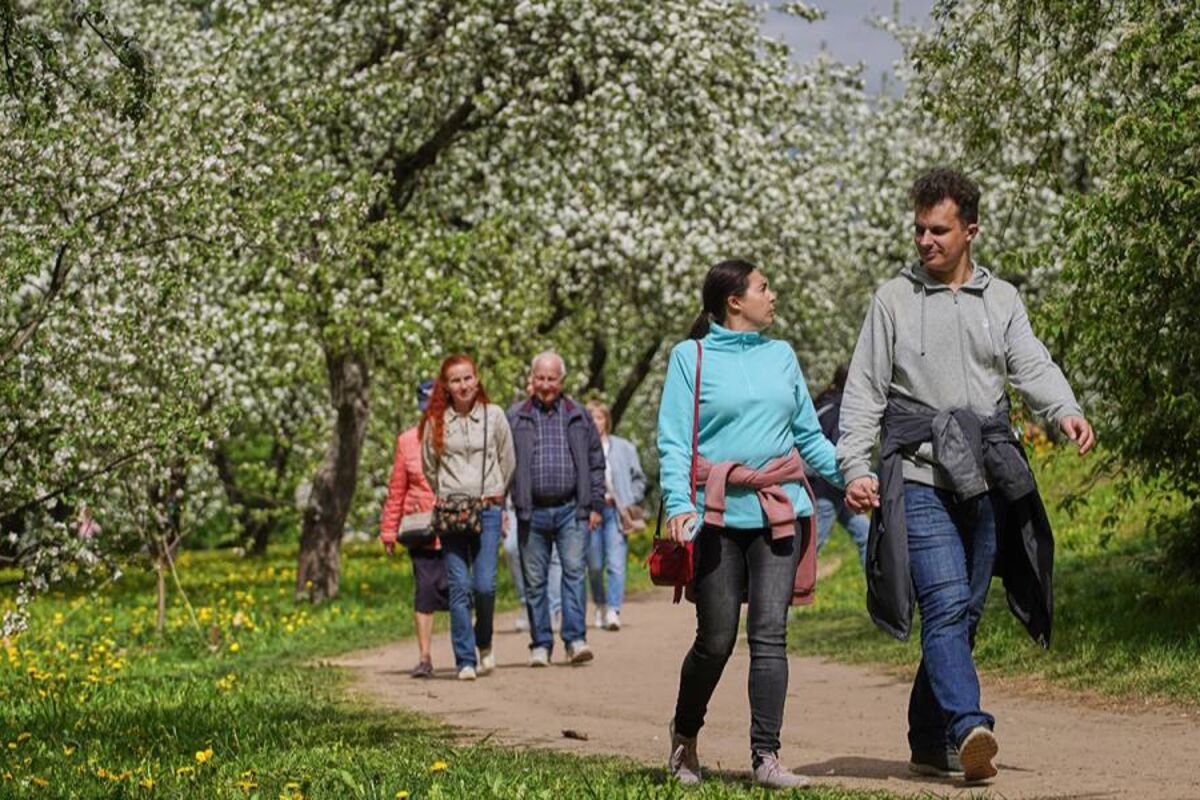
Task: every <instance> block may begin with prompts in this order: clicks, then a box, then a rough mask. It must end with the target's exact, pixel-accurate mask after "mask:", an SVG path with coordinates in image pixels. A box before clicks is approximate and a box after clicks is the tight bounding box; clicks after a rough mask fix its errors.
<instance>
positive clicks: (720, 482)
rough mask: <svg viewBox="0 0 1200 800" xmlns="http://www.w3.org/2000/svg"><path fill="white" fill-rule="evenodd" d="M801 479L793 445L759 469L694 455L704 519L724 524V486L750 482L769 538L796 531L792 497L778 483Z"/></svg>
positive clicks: (706, 521) (802, 462)
mask: <svg viewBox="0 0 1200 800" xmlns="http://www.w3.org/2000/svg"><path fill="white" fill-rule="evenodd" d="M803 480H804V461H803V460H802V459H801V458H800V454H799V453H797V452H796V450H795V449H794V448H793V449H792V451H791V452H789V453H788V454H787V455H786V456H780V457H779V458H776V459H773V460H772V461H769V462H767V464H766V465H765V466H763V467H762V468H761V469H751V468H750V467H747V466H746V465H745V464H738V463H737V462H736V461H722V462H720V463H718V464H714V463H712V462H711V461H708V460H707V459H705V458H704V456H698V457H697V458H696V482H697V483H703V484H704V522H705V523H706V524H708V525H717V526H720V527H724V525H725V488H726V486H728V485H729V484H733V485H734V486H749V487H751V488H752V489H754V491H755V493H756V494H757V495H758V502H759V504H760V505H762V509H763V513H765V514H766V515H767V525H768V526H769V527H770V528H771V538H772V539H784V538H786V537H788V536H794V535H795V534H796V510H795V509H794V508H792V501H791V498H789V497H788V495H787V492H785V491H784V490H783V487H782V486H780V485H779V484H781V483H784V482H785V481H803Z"/></svg>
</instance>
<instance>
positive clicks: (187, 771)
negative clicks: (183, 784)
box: [175, 767, 196, 775]
mask: <svg viewBox="0 0 1200 800" xmlns="http://www.w3.org/2000/svg"><path fill="white" fill-rule="evenodd" d="M195 771H196V770H194V769H192V768H191V767H180V768H179V769H177V770H175V774H176V775H191V774H193V773H195Z"/></svg>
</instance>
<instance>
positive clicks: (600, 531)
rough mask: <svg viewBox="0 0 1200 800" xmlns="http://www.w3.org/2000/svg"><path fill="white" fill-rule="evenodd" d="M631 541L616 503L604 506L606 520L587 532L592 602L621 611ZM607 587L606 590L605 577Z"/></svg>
mask: <svg viewBox="0 0 1200 800" xmlns="http://www.w3.org/2000/svg"><path fill="white" fill-rule="evenodd" d="M628 553H629V540H628V539H626V538H625V534H624V533H622V532H621V517H620V515H619V514H617V509H616V507H615V506H605V507H604V521H603V522H601V523H600V527H598V528H596V530H594V531H592V532H591V533H589V534H588V551H587V567H588V579H589V580H590V581H591V584H592V602H594V603H595V604H596V605H604V606H608V607H609V608H611V609H612V610H613V611H620V610H621V601H622V600H624V599H625V561H626V559H627V558H628ZM606 577H607V578H608V590H607V591H605V589H604V583H605V578H606Z"/></svg>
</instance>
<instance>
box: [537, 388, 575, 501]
mask: <svg viewBox="0 0 1200 800" xmlns="http://www.w3.org/2000/svg"><path fill="white" fill-rule="evenodd" d="M562 402H563V401H562V397H561V396H559V398H558V399H557V400H555V401H554V403H553V405H551V406H550V407H548V408H547V407H546V406H544V405H542V401H541V400H539V399H537V398H536V397H535V398H534V399H533V408H534V411H535V413H534V415H533V418H534V420H535V423H536V425H537V437H536V440H535V441H534V445H533V500H534V502H535V503H552V502H556V501H563V502H566V501H567V500H570V499H571V498H573V497H574V496H575V462H574V460H573V459H572V458H571V449H570V446H569V445H568V444H567V425H566V416H565V415H564V414H563V411H562Z"/></svg>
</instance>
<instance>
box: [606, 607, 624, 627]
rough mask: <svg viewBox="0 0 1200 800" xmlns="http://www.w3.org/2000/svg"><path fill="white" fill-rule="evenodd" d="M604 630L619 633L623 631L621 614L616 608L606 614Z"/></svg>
mask: <svg viewBox="0 0 1200 800" xmlns="http://www.w3.org/2000/svg"><path fill="white" fill-rule="evenodd" d="M604 630H606V631H619V630H621V612H620V611H618V610H617V609H615V608H610V609H608V611H606V612H604Z"/></svg>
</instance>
